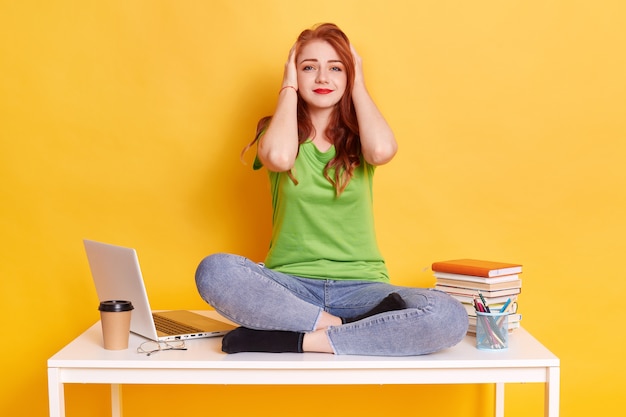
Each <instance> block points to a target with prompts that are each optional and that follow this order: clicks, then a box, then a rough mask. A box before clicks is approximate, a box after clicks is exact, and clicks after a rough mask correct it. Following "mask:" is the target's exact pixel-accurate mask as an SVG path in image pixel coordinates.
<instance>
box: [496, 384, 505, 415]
mask: <svg viewBox="0 0 626 417" xmlns="http://www.w3.org/2000/svg"><path fill="white" fill-rule="evenodd" d="M496 417H504V382H497V383H496Z"/></svg>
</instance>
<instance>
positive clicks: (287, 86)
mask: <svg viewBox="0 0 626 417" xmlns="http://www.w3.org/2000/svg"><path fill="white" fill-rule="evenodd" d="M287 88H293V91H295V92H296V93H297V92H298V89H297V88H296V87H294V86H293V85H286V86H284V87H283V88H281V89H280V90H278V94H280V93H282V92H283V90H285V89H287Z"/></svg>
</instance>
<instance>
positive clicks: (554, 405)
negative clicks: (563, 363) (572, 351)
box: [544, 366, 561, 417]
mask: <svg viewBox="0 0 626 417" xmlns="http://www.w3.org/2000/svg"><path fill="white" fill-rule="evenodd" d="M546 372H547V375H546V394H545V401H544V404H545V411H544V415H545V416H546V417H559V395H560V394H559V393H560V390H561V368H560V367H558V366H553V367H550V368H548V369H547V371H546Z"/></svg>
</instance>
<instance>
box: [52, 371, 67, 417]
mask: <svg viewBox="0 0 626 417" xmlns="http://www.w3.org/2000/svg"><path fill="white" fill-rule="evenodd" d="M59 373H60V372H59V369H58V368H48V408H49V411H50V417H65V391H64V388H63V382H61V377H60V375H59Z"/></svg>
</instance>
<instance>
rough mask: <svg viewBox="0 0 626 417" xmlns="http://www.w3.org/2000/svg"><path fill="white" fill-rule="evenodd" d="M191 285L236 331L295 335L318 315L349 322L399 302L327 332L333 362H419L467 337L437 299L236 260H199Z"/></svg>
mask: <svg viewBox="0 0 626 417" xmlns="http://www.w3.org/2000/svg"><path fill="white" fill-rule="evenodd" d="M196 285H197V287H198V291H199V292H200V295H201V296H202V298H203V299H204V300H205V301H206V302H207V303H209V304H210V305H211V306H213V307H214V308H215V309H216V310H217V311H218V312H219V313H220V314H222V315H223V316H224V317H227V318H228V319H230V320H232V321H234V322H235V323H237V324H239V325H241V326H245V327H248V328H251V329H260V330H286V331H294V332H310V331H313V330H314V329H315V326H316V323H317V321H318V320H319V318H320V315H321V313H322V311H326V312H328V313H330V314H332V315H334V316H338V317H344V318H349V317H354V316H358V315H360V314H363V313H365V312H367V311H369V310H371V309H372V308H373V307H375V306H376V305H378V304H379V303H380V302H381V301H382V300H383V299H384V298H385V297H386V296H387V295H389V294H391V293H393V292H397V293H398V294H400V296H402V298H403V299H404V301H405V302H406V304H407V308H406V309H404V310H398V311H391V312H387V313H380V314H377V315H375V316H371V317H367V318H365V319H362V320H359V321H357V322H354V323H348V324H343V325H341V326H331V327H329V328H328V329H326V333H327V335H328V338H329V341H330V344H331V346H332V348H333V350H334V352H335V354H344V355H378V356H407V355H423V354H428V353H432V352H436V351H438V350H441V349H444V348H448V347H451V346H454V345H455V344H457V343H458V342H459V341H461V339H463V337H464V336H465V333H466V332H467V325H468V320H467V313H466V311H465V309H464V308H463V306H462V305H461V304H460V303H459V302H458V301H457V300H455V299H454V298H452V297H450V296H449V295H447V294H445V293H443V292H441V291H437V290H434V289H424V288H409V287H399V286H395V285H391V284H388V283H382V282H369V281H344V280H323V279H309V278H301V277H295V276H292V275H287V274H283V273H280V272H277V271H273V270H271V269H268V268H265V267H264V266H263V264H257V263H255V262H253V261H251V260H249V259H247V258H245V257H242V256H238V255H230V254H223V253H219V254H214V255H210V256H208V257H206V258H205V259H204V260H203V261H202V262H201V263H200V265H199V266H198V269H197V271H196Z"/></svg>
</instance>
